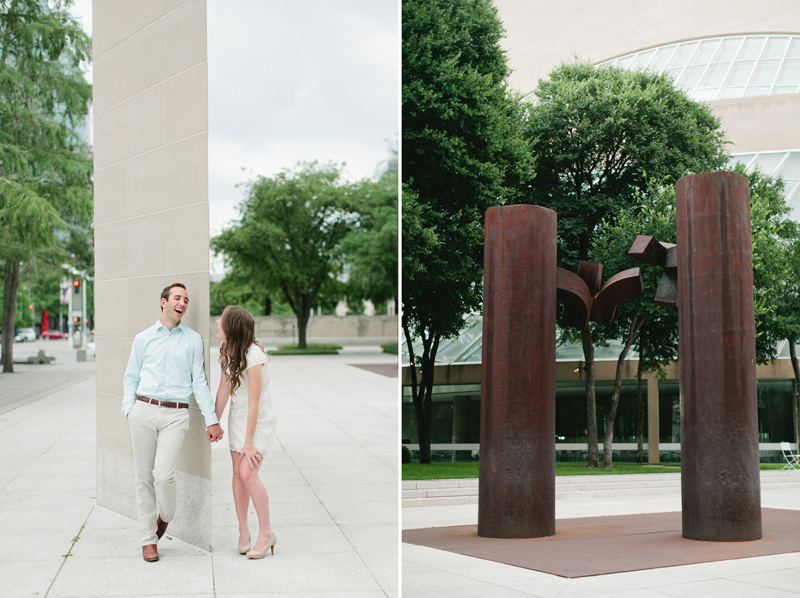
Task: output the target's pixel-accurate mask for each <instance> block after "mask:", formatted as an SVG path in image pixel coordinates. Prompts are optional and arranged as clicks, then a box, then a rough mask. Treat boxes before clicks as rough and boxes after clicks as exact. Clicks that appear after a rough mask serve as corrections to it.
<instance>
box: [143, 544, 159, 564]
mask: <svg viewBox="0 0 800 598" xmlns="http://www.w3.org/2000/svg"><path fill="white" fill-rule="evenodd" d="M142 558H143V559H144V560H146V561H147V562H149V563H152V562H153V561H157V560H158V548H157V547H156V545H155V544H147V545H146V546H142Z"/></svg>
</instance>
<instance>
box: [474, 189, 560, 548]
mask: <svg viewBox="0 0 800 598" xmlns="http://www.w3.org/2000/svg"><path fill="white" fill-rule="evenodd" d="M556 285H557V275H556V214H555V212H553V211H552V210H548V209H546V208H543V207H540V206H527V205H519V206H503V207H497V208H492V209H490V210H489V211H488V212H487V213H486V237H485V253H484V289H483V365H482V384H481V393H482V396H481V455H480V480H479V495H478V535H479V536H483V537H490V538H537V537H542V536H552V535H554V534H555V398H556V383H555V360H556Z"/></svg>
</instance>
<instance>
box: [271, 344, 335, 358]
mask: <svg viewBox="0 0 800 598" xmlns="http://www.w3.org/2000/svg"><path fill="white" fill-rule="evenodd" d="M341 348H342V346H341V345H334V344H332V343H327V344H326V343H306V348H305V349H300V348H298V347H297V345H296V344H295V345H278V349H277V350H275V349H272V350H270V351H267V353H269V354H270V355H337V354H338V352H339V349H341Z"/></svg>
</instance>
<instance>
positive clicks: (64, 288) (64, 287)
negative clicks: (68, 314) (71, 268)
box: [60, 278, 69, 305]
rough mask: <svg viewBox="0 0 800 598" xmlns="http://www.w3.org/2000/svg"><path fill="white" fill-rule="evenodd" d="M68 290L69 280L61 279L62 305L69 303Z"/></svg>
mask: <svg viewBox="0 0 800 598" xmlns="http://www.w3.org/2000/svg"><path fill="white" fill-rule="evenodd" d="M67 291H69V280H67V279H66V278H62V279H61V301H60V302H61V305H69V297H68V296H67Z"/></svg>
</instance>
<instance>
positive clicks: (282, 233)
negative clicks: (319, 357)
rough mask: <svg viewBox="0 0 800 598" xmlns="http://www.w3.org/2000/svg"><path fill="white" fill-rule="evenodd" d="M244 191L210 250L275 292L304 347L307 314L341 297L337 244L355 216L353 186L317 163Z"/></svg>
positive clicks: (263, 180) (337, 172) (340, 254)
mask: <svg viewBox="0 0 800 598" xmlns="http://www.w3.org/2000/svg"><path fill="white" fill-rule="evenodd" d="M245 188H246V194H247V197H246V199H245V200H244V202H242V204H241V206H240V207H239V211H240V214H241V218H240V220H239V222H238V223H235V224H234V225H233V226H231V227H230V228H227V229H225V230H224V231H223V232H222V234H220V235H219V236H217V237H214V238H213V239H212V240H211V247H212V249H213V250H214V251H215V252H216V253H217V254H223V255H224V258H225V262H226V265H227V266H228V267H229V268H233V269H235V270H236V271H237V272H238V273H239V274H240V275H246V276H248V277H249V278H250V280H251V281H252V283H251V284H252V285H253V286H254V287H255V288H263V289H265V290H266V291H267V292H268V293H276V294H278V293H279V294H280V296H281V297H282V299H283V300H284V301H286V303H288V304H289V306H290V307H291V308H292V311H293V312H294V314H295V316H296V317H297V330H298V345H299V347H300V348H301V349H304V348H306V329H307V326H308V319H309V316H310V313H311V309H312V308H313V307H315V306H316V305H317V303H318V301H319V300H320V299H322V298H324V297H325V296H326V295H340V294H341V288H340V287H341V283H339V282H338V280H337V278H336V277H337V276H338V275H340V274H341V272H342V257H343V250H342V241H343V239H344V238H345V237H346V236H347V235H348V234H349V233H350V232H351V231H352V230H353V228H354V226H355V222H356V220H357V218H358V214H357V213H356V212H354V211H353V206H354V204H355V202H356V200H355V198H354V197H353V195H354V188H353V186H352V185H347V184H345V183H343V182H342V181H341V169H340V168H339V167H337V166H335V165H332V164H328V165H325V166H320V165H318V164H317V163H316V162H312V163H303V164H299V165H298V167H297V169H296V170H294V171H292V170H288V169H284V170H283V171H281V172H280V173H279V174H277V175H275V176H274V177H272V178H266V177H262V176H259V177H258V178H257V179H256V180H255V181H251V182H250V183H248V184H247V185H246V187H245Z"/></svg>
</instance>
